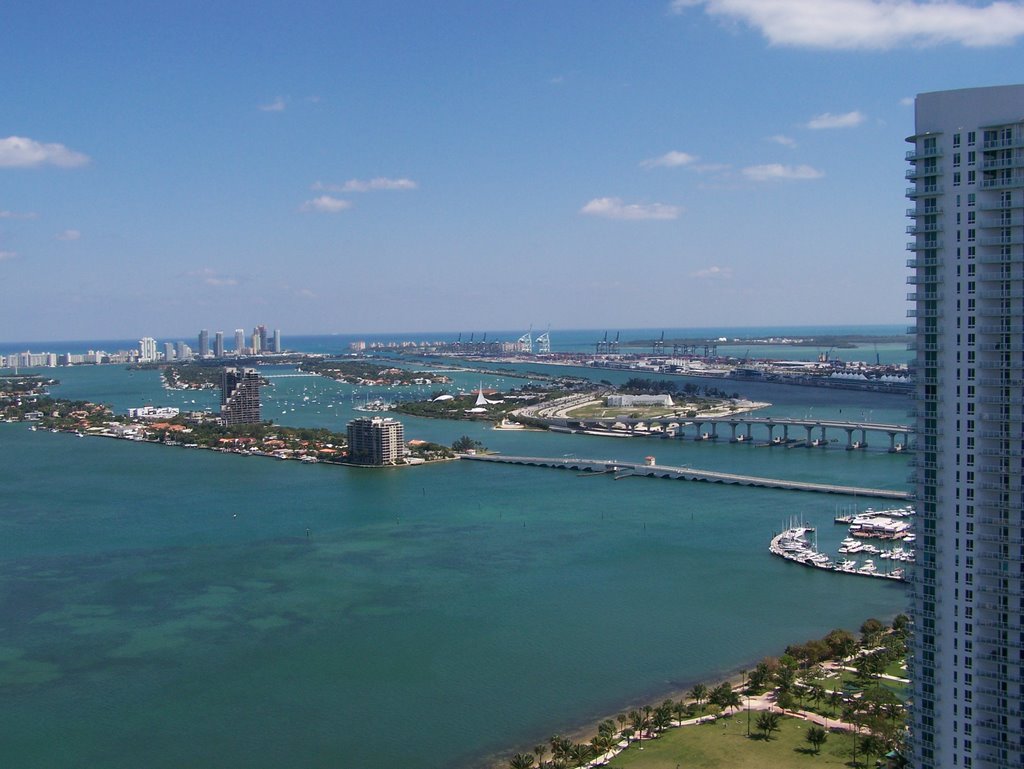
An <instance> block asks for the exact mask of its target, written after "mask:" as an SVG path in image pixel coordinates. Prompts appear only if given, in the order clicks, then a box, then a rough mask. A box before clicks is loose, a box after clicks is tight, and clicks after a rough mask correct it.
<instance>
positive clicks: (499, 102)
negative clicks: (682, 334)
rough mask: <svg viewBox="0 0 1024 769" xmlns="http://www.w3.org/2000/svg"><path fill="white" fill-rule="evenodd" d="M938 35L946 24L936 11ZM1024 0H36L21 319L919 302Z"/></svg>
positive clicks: (550, 320)
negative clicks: (924, 162)
mask: <svg viewBox="0 0 1024 769" xmlns="http://www.w3.org/2000/svg"><path fill="white" fill-rule="evenodd" d="M922 31H924V32H922ZM1022 35H1024V4H1022V3H1020V2H997V3H989V2H975V3H971V2H941V3H940V2H935V3H932V2H911V1H910V0H907V1H905V2H904V1H897V0H891V1H890V2H883V1H882V0H681V1H679V2H674V3H673V2H671V1H670V0H658V1H657V2H642V1H640V0H637V1H636V2H622V0H578V1H577V0H565V1H562V2H558V1H557V0H536V1H534V2H531V1H522V0H520V1H519V2H511V1H507V2H503V1H500V0H495V1H493V2H474V1H471V0H465V1H464V2H437V3H424V2H414V1H412V0H410V1H408V2H374V3H364V2H360V3H355V2H344V1H338V2H322V3H321V2H288V3H274V2H265V3H259V4H250V3H228V2H225V3H209V2H202V3H190V2H175V3H159V2H131V3H129V2H123V3H120V2H96V3H50V2H45V1H40V2H34V3H11V4H8V5H7V6H6V7H5V10H4V12H3V18H2V20H0V47H2V49H3V50H4V52H5V59H6V61H7V62H8V66H7V67H5V68H4V71H3V74H0V99H2V104H3V109H2V111H0V282H2V285H3V298H2V300H0V339H2V340H7V341H12V340H25V339H69V338H75V339H80V338H118V337H136V336H141V335H153V336H158V337H172V336H184V337H190V336H193V335H194V333H195V332H196V331H197V330H198V329H199V328H209V329H211V330H216V329H225V330H228V331H230V330H231V329H234V328H236V327H244V328H251V327H252V326H253V325H255V324H256V323H266V324H267V325H269V326H271V327H279V328H282V329H283V330H285V332H286V333H331V332H352V333H361V332H374V331H377V332H392V331H396V332H397V331H413V330H444V329H456V330H458V329H472V328H523V329H524V330H525V329H526V328H527V327H528V326H530V325H531V324H532V325H533V326H534V327H535V328H538V327H545V326H547V325H548V324H550V325H551V327H552V328H559V327H562V328H585V327H600V328H606V327H607V328H615V327H623V328H626V327H628V328H637V327H682V326H740V325H758V324H763V325H778V324H813V325H822V324H833V323H834V324H841V323H861V322H863V323H901V322H903V319H904V316H905V311H906V307H907V305H906V302H905V295H906V293H907V286H906V285H905V277H906V275H907V271H906V269H905V267H904V263H905V260H906V258H907V256H908V253H907V252H906V251H905V250H904V246H905V244H906V241H907V237H906V235H905V228H906V225H907V223H908V220H906V219H905V217H904V212H905V210H906V208H907V207H908V201H906V200H905V199H904V197H903V193H904V189H905V187H906V184H905V182H904V180H903V173H904V170H905V169H906V165H905V163H904V161H903V156H904V153H905V152H906V150H907V148H908V145H906V144H905V142H904V137H906V136H907V135H909V134H910V133H912V131H913V107H912V104H911V103H910V101H909V100H910V99H911V98H912V97H913V96H914V95H915V94H917V93H920V92H924V91H933V90H944V89H950V88H964V87H972V86H982V85H998V84H1007V83H1013V82H1016V81H1018V80H1020V75H1019V73H1020V71H1021V70H1020V61H1021V45H1022V44H1021V36H1022Z"/></svg>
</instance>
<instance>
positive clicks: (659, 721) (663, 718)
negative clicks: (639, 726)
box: [652, 705, 672, 732]
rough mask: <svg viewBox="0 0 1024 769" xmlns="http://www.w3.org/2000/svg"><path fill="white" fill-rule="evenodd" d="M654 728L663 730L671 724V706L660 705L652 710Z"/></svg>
mask: <svg viewBox="0 0 1024 769" xmlns="http://www.w3.org/2000/svg"><path fill="white" fill-rule="evenodd" d="M652 722H653V724H654V728H655V729H656V730H657V731H659V732H663V731H665V730H666V729H668V727H669V726H670V725H671V724H672V706H671V705H662V706H661V707H659V708H657V709H656V710H655V711H654V718H653V719H652Z"/></svg>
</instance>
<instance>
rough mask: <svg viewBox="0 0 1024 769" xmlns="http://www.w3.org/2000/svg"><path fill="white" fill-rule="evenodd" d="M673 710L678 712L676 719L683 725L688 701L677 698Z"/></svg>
mask: <svg viewBox="0 0 1024 769" xmlns="http://www.w3.org/2000/svg"><path fill="white" fill-rule="evenodd" d="M672 712H673V713H675V714H676V721H678V722H679V724H680V726H681V725H682V723H683V716H685V715H686V703H684V702H683V701H682V700H676V703H675V704H674V705H673V706H672Z"/></svg>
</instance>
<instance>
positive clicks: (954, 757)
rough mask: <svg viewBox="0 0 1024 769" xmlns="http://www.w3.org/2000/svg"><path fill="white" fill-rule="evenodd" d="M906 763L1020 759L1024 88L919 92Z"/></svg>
mask: <svg viewBox="0 0 1024 769" xmlns="http://www.w3.org/2000/svg"><path fill="white" fill-rule="evenodd" d="M908 141H909V142H911V143H912V144H913V145H914V147H913V149H912V150H910V152H909V153H908V154H907V159H908V160H909V161H910V163H911V168H910V170H909V171H908V172H907V178H908V179H910V180H912V183H913V185H914V186H913V187H911V188H910V189H909V190H907V196H908V197H909V198H910V199H911V201H912V202H913V208H911V209H910V210H909V211H908V215H909V216H910V217H911V218H912V221H913V225H912V226H911V227H910V228H909V230H908V231H909V233H910V234H911V235H912V236H913V240H912V242H911V243H910V244H909V245H908V249H909V250H911V251H912V252H913V254H914V256H913V259H911V260H910V262H909V265H910V267H911V268H913V275H912V277H910V278H909V282H910V283H912V284H914V293H913V294H911V295H910V298H911V300H912V301H913V303H914V309H913V310H911V311H910V314H911V315H912V316H913V317H915V318H916V327H915V328H914V331H915V333H916V374H917V403H916V425H917V452H916V460H915V463H916V480H917V488H916V491H917V499H918V515H917V519H918V520H917V565H916V567H915V570H914V579H913V584H912V599H911V608H912V615H913V619H914V622H915V628H914V635H913V641H912V644H911V648H912V654H913V666H912V669H911V678H912V679H913V705H912V710H911V735H910V743H909V747H910V753H911V761H912V765H913V766H915V767H918V768H919V769H926V768H928V767H942V768H943V769H946V767H958V768H959V767H963V768H964V769H982V767H985V768H986V769H995V768H996V767H1009V766H1022V765H1024V764H1022V761H1024V753H1022V747H1021V739H1022V738H1021V735H1022V734H1024V706H1022V704H1021V703H1022V700H1024V688H1022V678H1021V669H1022V664H1021V663H1022V660H1024V628H1022V626H1021V613H1022V612H1021V610H1022V598H1021V582H1022V563H1024V541H1022V537H1024V527H1022V525H1021V511H1022V502H1024V497H1022V483H1021V478H1022V471H1024V461H1022V458H1024V86H999V87H994V88H972V89H967V90H959V91H942V92H938V93H926V94H922V95H920V96H918V97H917V101H916V106H915V134H914V135H913V136H911V137H910V138H909V139H908Z"/></svg>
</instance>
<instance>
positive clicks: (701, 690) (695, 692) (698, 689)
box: [690, 684, 708, 709]
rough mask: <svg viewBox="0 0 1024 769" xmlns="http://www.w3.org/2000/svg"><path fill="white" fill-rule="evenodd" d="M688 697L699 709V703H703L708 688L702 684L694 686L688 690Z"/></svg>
mask: <svg viewBox="0 0 1024 769" xmlns="http://www.w3.org/2000/svg"><path fill="white" fill-rule="evenodd" d="M690 696H691V697H692V698H693V699H694V700H695V701H696V703H697V708H698V709H699V708H700V706H701V703H703V702H704V700H705V699H706V698H707V696H708V687H706V686H705V685H704V684H694V687H693V688H692V689H690Z"/></svg>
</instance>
